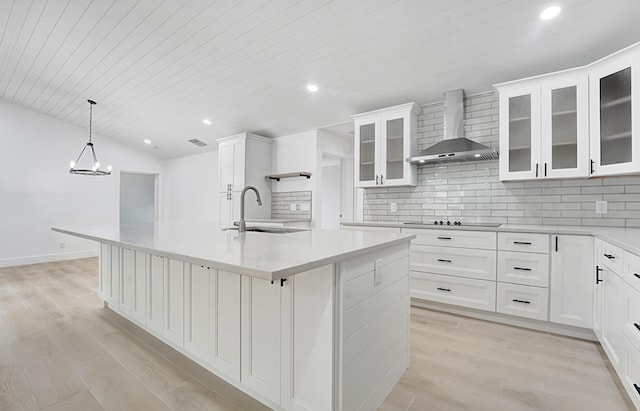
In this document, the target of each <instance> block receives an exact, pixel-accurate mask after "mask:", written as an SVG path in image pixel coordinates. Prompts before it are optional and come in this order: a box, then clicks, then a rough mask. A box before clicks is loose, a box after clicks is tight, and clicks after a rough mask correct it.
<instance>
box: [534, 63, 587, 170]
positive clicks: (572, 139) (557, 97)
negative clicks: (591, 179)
mask: <svg viewBox="0 0 640 411" xmlns="http://www.w3.org/2000/svg"><path fill="white" fill-rule="evenodd" d="M588 87H589V83H588V76H587V74H586V73H585V72H583V71H576V72H571V73H566V74H565V75H560V76H554V77H552V78H550V79H547V80H546V81H545V82H544V83H542V165H541V167H542V169H541V171H540V177H551V178H561V177H587V176H588V175H589V161H588V159H589V114H588V111H589V105H588V94H587V90H588Z"/></svg>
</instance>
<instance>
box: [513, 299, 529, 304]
mask: <svg viewBox="0 0 640 411" xmlns="http://www.w3.org/2000/svg"><path fill="white" fill-rule="evenodd" d="M512 301H513V302H514V303H520V304H531V301H527V300H518V299H517V298H514V299H513V300H512Z"/></svg>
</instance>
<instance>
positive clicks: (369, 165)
mask: <svg viewBox="0 0 640 411" xmlns="http://www.w3.org/2000/svg"><path fill="white" fill-rule="evenodd" d="M357 131H358V139H359V140H358V154H359V164H358V181H359V182H361V183H373V184H374V185H375V180H376V123H375V122H370V123H363V124H359V125H357Z"/></svg>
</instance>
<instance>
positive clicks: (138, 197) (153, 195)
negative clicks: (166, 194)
mask: <svg viewBox="0 0 640 411" xmlns="http://www.w3.org/2000/svg"><path fill="white" fill-rule="evenodd" d="M157 177H158V175H157V174H144V173H132V172H125V171H122V172H120V224H140V223H154V222H156V221H157V216H158V208H157V201H156V200H157V191H158V190H157V180H158V178H157Z"/></svg>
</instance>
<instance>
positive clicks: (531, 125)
mask: <svg viewBox="0 0 640 411" xmlns="http://www.w3.org/2000/svg"><path fill="white" fill-rule="evenodd" d="M540 111H541V109H540V86H539V85H533V86H529V87H520V88H513V89H506V90H500V148H501V152H500V160H499V161H500V164H499V166H500V180H526V179H532V178H536V177H539V176H540V174H539V173H540V169H539V167H540V156H541V151H540V150H541V149H540V128H541V124H540Z"/></svg>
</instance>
